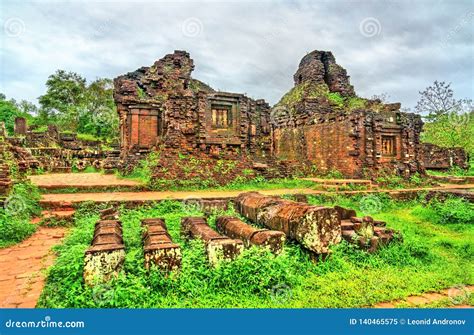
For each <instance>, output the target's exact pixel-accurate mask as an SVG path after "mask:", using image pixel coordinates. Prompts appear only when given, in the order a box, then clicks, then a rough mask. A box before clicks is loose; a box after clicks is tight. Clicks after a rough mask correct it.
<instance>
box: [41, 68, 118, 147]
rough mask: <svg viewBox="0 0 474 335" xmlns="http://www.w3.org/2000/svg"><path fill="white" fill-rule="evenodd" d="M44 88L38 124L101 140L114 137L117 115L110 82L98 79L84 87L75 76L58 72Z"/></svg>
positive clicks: (116, 131)
mask: <svg viewBox="0 0 474 335" xmlns="http://www.w3.org/2000/svg"><path fill="white" fill-rule="evenodd" d="M46 86H47V91H46V94H44V95H43V96H41V97H40V98H39V101H40V104H41V109H40V110H39V112H38V119H40V120H42V121H41V122H46V123H51V122H53V123H56V124H58V125H59V127H60V129H62V130H71V131H76V132H79V133H83V134H90V135H93V136H96V137H101V138H116V137H117V134H118V115H117V113H116V110H115V104H114V100H113V82H112V80H111V79H106V78H99V79H97V80H95V81H93V82H92V83H90V84H89V85H87V82H86V80H85V79H84V78H83V77H81V76H80V75H78V74H77V73H74V72H66V71H63V70H58V71H56V73H54V74H53V75H51V76H50V77H49V78H48V81H47V82H46Z"/></svg>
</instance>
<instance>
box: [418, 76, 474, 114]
mask: <svg viewBox="0 0 474 335" xmlns="http://www.w3.org/2000/svg"><path fill="white" fill-rule="evenodd" d="M419 93H420V96H421V97H420V100H419V101H418V103H417V105H416V107H415V110H416V111H417V112H418V113H419V114H424V115H426V116H425V118H426V119H428V120H436V118H438V117H440V116H442V115H448V114H452V113H456V114H462V113H465V112H470V109H472V100H470V99H460V100H457V99H455V98H454V91H453V89H452V88H451V83H448V84H446V83H445V82H444V81H437V80H436V81H435V82H434V83H433V85H432V86H428V87H427V88H426V89H425V90H424V91H422V92H419Z"/></svg>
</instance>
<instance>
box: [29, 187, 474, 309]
mask: <svg viewBox="0 0 474 335" xmlns="http://www.w3.org/2000/svg"><path fill="white" fill-rule="evenodd" d="M379 200H380V205H379V206H378V207H377V206H375V207H374V208H375V209H376V210H374V213H373V216H374V217H375V218H377V219H382V220H386V221H387V222H388V226H389V227H391V228H395V229H398V230H400V231H401V232H402V234H403V242H397V243H392V244H391V245H390V246H387V247H384V248H382V249H381V250H379V251H378V252H377V253H375V254H367V253H366V252H364V251H362V250H359V249H357V248H356V247H354V246H353V245H350V244H348V243H345V242H343V243H341V244H339V245H337V246H334V247H333V248H332V251H333V252H332V255H331V256H330V257H329V258H328V259H327V260H325V261H318V262H316V263H314V262H313V261H311V260H310V257H309V255H308V254H307V253H306V252H305V251H304V250H302V249H301V248H300V247H299V246H298V245H297V244H295V243H292V242H289V243H287V244H286V246H285V249H284V252H283V254H282V255H280V256H278V257H275V256H273V255H272V254H270V253H269V252H267V251H264V250H262V249H259V248H255V247H253V248H251V249H248V250H246V251H245V252H244V254H243V255H242V256H240V257H239V258H237V259H236V260H235V261H233V262H225V263H222V264H221V265H220V266H219V267H217V268H215V269H213V268H211V267H209V265H208V264H207V261H206V257H205V254H204V248H203V245H202V244H201V243H199V242H192V243H186V242H185V241H183V240H182V239H181V237H180V234H179V225H180V219H181V217H183V216H189V215H199V214H200V213H199V212H198V211H197V209H193V208H186V207H183V205H182V204H180V203H178V202H174V201H164V202H161V203H159V204H156V205H153V206H150V207H142V208H138V209H133V210H132V209H124V208H122V209H121V220H122V221H123V230H124V241H125V246H126V251H127V256H126V261H125V264H124V269H123V271H122V272H121V274H120V275H119V277H118V278H117V279H114V280H112V281H110V282H109V283H107V284H104V285H99V286H97V287H96V288H94V289H91V288H87V287H84V284H83V279H82V269H83V256H84V251H85V250H86V249H87V248H88V246H89V245H90V242H91V239H92V235H93V229H94V224H95V222H96V220H97V219H98V216H97V214H96V213H97V210H96V209H94V208H92V207H91V205H87V204H86V205H84V206H83V207H82V208H81V209H80V210H79V212H78V214H77V215H76V218H77V219H76V223H75V227H74V228H73V229H72V232H71V234H70V235H69V236H68V238H67V239H66V240H65V242H64V243H63V244H62V245H60V246H57V247H56V251H57V252H58V258H57V260H56V262H55V264H54V266H53V267H52V268H50V271H49V274H48V278H47V284H46V287H45V289H44V291H43V293H42V296H41V298H40V301H39V304H38V306H39V307H131V308H139V307H140V308H141V307H143V308H149V307H157V308H175V307H178V308H181V307H190V308H193V307H197V308H209V307H211V308H221V307H229V308H230V307H257V308H260V307H271V308H281V307H362V306H368V305H372V304H374V303H377V302H381V301H388V300H393V299H403V298H406V297H407V296H409V295H414V294H420V293H423V292H428V291H436V290H441V289H444V288H447V287H452V286H455V285H461V284H465V285H468V284H473V283H474V280H473V268H472V264H473V251H474V229H473V226H472V225H468V224H452V223H443V224H438V223H436V222H437V220H436V219H433V218H436V215H437V214H436V212H435V210H434V209H433V208H432V207H431V206H426V207H424V206H423V205H422V203H421V202H420V201H413V202H394V201H392V200H390V199H388V198H386V197H381V198H380V199H379ZM310 202H312V203H326V204H333V203H338V204H340V205H345V206H350V207H353V208H356V209H358V210H360V208H359V207H362V209H364V201H361V197H352V198H345V197H342V196H333V197H324V198H323V197H310ZM220 214H222V213H220ZM226 214H234V213H233V210H229V211H228V212H227V213H226ZM146 217H163V218H165V220H166V224H167V226H168V229H169V232H170V235H171V236H172V238H173V240H174V241H175V242H177V243H179V244H180V245H181V247H182V253H183V265H182V269H181V271H180V272H179V273H177V274H174V275H171V276H169V277H163V276H162V275H161V273H160V272H158V271H151V273H150V274H147V273H146V271H145V269H144V267H143V251H142V245H141V228H140V219H141V218H146ZM209 222H210V224H211V226H213V225H214V222H215V215H213V216H211V217H210V219H209Z"/></svg>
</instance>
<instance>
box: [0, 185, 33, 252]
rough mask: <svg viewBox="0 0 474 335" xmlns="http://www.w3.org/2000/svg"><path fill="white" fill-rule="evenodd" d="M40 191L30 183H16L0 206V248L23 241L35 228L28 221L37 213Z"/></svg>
mask: <svg viewBox="0 0 474 335" xmlns="http://www.w3.org/2000/svg"><path fill="white" fill-rule="evenodd" d="M39 198H40V193H39V191H38V188H37V187H35V186H33V185H32V184H30V183H18V184H15V185H14V186H13V189H12V191H11V192H10V194H9V196H8V197H7V199H6V202H5V204H4V206H2V207H0V248H4V247H8V246H10V245H13V244H16V243H18V242H21V241H23V240H24V239H25V238H27V237H29V236H30V235H31V234H33V233H34V232H35V230H36V226H35V225H33V224H31V223H30V220H31V217H32V216H33V215H39V213H40V212H41V209H40V207H39V205H38V201H39Z"/></svg>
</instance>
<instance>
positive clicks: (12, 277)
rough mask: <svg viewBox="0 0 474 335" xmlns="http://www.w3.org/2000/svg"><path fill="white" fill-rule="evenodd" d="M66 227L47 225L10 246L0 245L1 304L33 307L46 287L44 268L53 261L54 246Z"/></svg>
mask: <svg viewBox="0 0 474 335" xmlns="http://www.w3.org/2000/svg"><path fill="white" fill-rule="evenodd" d="M66 231H67V228H63V227H59V228H45V227H38V230H37V231H36V232H35V233H34V234H33V235H31V236H30V237H29V238H28V239H26V240H24V241H23V242H20V243H18V244H16V245H14V246H11V247H9V248H5V249H0V307H1V308H15V307H19V308H34V307H35V306H36V303H37V301H38V298H39V296H40V294H41V291H42V290H43V286H44V280H45V273H44V272H45V270H46V269H47V268H48V267H49V266H51V265H52V264H53V261H54V254H53V252H52V251H51V247H52V246H54V245H56V244H59V243H60V242H61V239H62V238H63V237H64V235H65V234H66Z"/></svg>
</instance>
